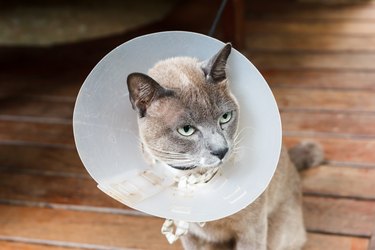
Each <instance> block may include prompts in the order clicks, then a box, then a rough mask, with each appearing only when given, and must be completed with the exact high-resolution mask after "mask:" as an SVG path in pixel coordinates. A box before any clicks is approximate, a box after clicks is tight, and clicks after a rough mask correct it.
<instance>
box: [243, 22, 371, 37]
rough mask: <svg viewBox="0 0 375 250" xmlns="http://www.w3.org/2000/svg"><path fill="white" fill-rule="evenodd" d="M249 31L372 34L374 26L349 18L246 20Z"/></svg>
mask: <svg viewBox="0 0 375 250" xmlns="http://www.w3.org/2000/svg"><path fill="white" fill-rule="evenodd" d="M246 31H247V32H249V33H274V34H275V33H276V34H280V33H283V34H321V35H326V34H331V35H332V34H335V35H373V34H375V27H374V23H373V21H372V20H364V21H360V22H355V21H354V22H353V21H351V20H332V21H330V22H327V21H326V20H313V21H305V22H304V21H301V20H280V19H279V20H270V19H265V20H248V21H247V22H246Z"/></svg>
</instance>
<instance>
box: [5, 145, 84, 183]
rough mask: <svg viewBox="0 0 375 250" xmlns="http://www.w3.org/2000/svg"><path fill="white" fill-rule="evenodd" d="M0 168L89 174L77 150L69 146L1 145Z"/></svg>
mask: <svg viewBox="0 0 375 250" xmlns="http://www.w3.org/2000/svg"><path fill="white" fill-rule="evenodd" d="M0 168H9V169H17V170H18V171H21V170H23V171H26V172H35V171H36V172H42V173H45V174H55V175H61V174H70V175H78V176H82V175H85V176H87V172H86V169H85V168H84V167H83V165H82V162H81V160H80V159H79V156H78V154H77V152H76V150H74V149H67V148H53V147H36V146H30V145H0Z"/></svg>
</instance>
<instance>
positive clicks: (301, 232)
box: [182, 148, 306, 250]
mask: <svg viewBox="0 0 375 250" xmlns="http://www.w3.org/2000/svg"><path fill="white" fill-rule="evenodd" d="M305 238H306V237H305V228H304V224H303V217H302V209H301V188H300V180H299V176H298V172H297V170H296V168H295V166H294V165H293V163H292V162H291V161H290V160H289V156H288V153H287V152H286V150H285V148H283V150H282V153H281V157H280V161H279V164H278V167H277V170H276V172H275V175H274V176H273V178H272V181H271V183H270V185H269V186H268V188H267V189H266V191H265V192H264V193H263V194H262V195H261V196H260V197H259V198H258V199H257V200H256V201H255V202H253V203H252V204H250V205H249V206H248V207H246V208H245V209H243V210H241V211H240V212H238V213H236V214H234V215H232V216H229V217H226V218H224V219H221V220H218V221H213V222H208V223H206V225H205V227H203V228H201V227H200V226H198V225H195V224H194V225H191V226H190V233H189V235H187V236H185V237H184V238H183V239H182V240H183V245H184V247H185V249H205V250H208V249H211V250H214V249H215V250H219V249H238V250H240V249H241V250H242V249H243V250H245V249H246V250H250V249H254V250H266V249H285V250H286V249H290V250H292V249H293V250H297V249H301V247H302V246H303V244H304V242H305Z"/></svg>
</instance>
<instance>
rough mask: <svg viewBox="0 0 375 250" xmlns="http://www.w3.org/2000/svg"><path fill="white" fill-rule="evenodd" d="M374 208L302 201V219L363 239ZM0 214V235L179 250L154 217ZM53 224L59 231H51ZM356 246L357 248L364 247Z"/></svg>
mask: <svg viewBox="0 0 375 250" xmlns="http://www.w3.org/2000/svg"><path fill="white" fill-rule="evenodd" d="M327 204H328V205H327ZM332 204H333V206H332ZM331 206H332V207H331ZM373 209H374V206H373V204H371V203H370V204H368V202H367V203H365V202H359V201H352V200H349V201H348V200H337V199H326V198H316V197H307V198H305V211H306V216H305V217H306V219H305V220H306V224H307V226H308V228H309V229H310V230H320V231H328V232H336V231H337V232H338V233H352V234H354V235H358V234H366V235H367V234H368V227H369V226H371V224H373V223H374V220H372V219H373V216H374V213H373V212H374V211H373ZM0 212H1V214H2V217H1V218H0V225H1V226H0V235H2V236H14V235H15V236H18V237H26V238H34V239H44V240H54V241H66V242H73V243H82V244H93V245H106V246H113V247H128V248H141V249H180V246H179V243H178V244H177V245H172V246H169V245H168V243H167V242H166V240H165V239H164V238H163V236H161V234H160V231H159V230H160V226H161V224H162V220H161V219H157V218H153V217H139V216H124V215H116V214H106V213H94V212H79V211H67V210H56V209H47V208H36V207H12V206H4V205H0ZM371 212H372V214H371ZM56 225H59V226H58V227H56ZM36 228H37V229H38V230H36ZM62 232H64V233H62ZM140 232H142V233H140ZM108 236H110V237H108ZM309 236H310V238H309V243H308V245H307V246H308V247H309V248H307V249H317V247H320V246H321V244H323V245H324V244H334V243H333V242H334V240H333V239H327V238H325V239H324V240H322V241H319V242H315V240H316V239H317V238H318V239H319V238H320V239H322V238H324V237H321V236H313V238H311V235H309ZM329 237H330V236H329ZM336 237H337V236H335V237H334V238H336ZM351 238H352V237H350V239H347V238H345V237H343V238H342V239H343V242H342V243H340V244H339V245H341V244H342V245H343V246H348V244H350V243H353V239H351ZM360 242H361V243H358V242H357V243H356V244H365V243H363V242H362V241H360ZM335 245H336V244H335ZM320 249H324V248H320Z"/></svg>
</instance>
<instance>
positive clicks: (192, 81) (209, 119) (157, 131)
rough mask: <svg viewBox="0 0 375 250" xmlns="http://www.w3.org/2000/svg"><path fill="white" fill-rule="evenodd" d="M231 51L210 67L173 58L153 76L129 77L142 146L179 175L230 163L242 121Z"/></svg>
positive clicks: (224, 51) (223, 52)
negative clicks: (232, 85) (228, 68)
mask: <svg viewBox="0 0 375 250" xmlns="http://www.w3.org/2000/svg"><path fill="white" fill-rule="evenodd" d="M230 50H231V46H230V45H229V44H228V45H226V46H225V47H224V48H223V49H222V50H221V51H219V53H218V54H216V55H215V56H214V57H213V58H212V59H211V60H209V61H208V62H206V63H202V62H199V61H198V60H196V59H193V58H171V59H167V60H164V61H161V62H159V63H157V64H156V65H155V66H154V67H153V68H152V69H150V71H149V76H147V75H144V74H140V73H133V74H130V75H129V77H128V88H129V93H130V100H131V102H132V104H133V107H134V108H135V109H136V110H137V111H138V114H139V118H138V124H139V132H140V136H141V140H142V142H143V145H144V147H145V149H146V150H147V152H148V153H150V154H151V155H152V156H153V157H154V158H156V159H158V160H159V161H162V162H164V163H166V164H168V165H170V166H171V167H174V168H178V169H192V168H195V167H203V168H209V167H217V166H219V165H220V164H221V163H222V162H223V161H225V160H226V159H228V158H229V155H230V154H231V152H232V150H233V148H234V145H235V142H234V140H235V134H236V131H237V124H238V116H239V107H238V104H237V101H236V99H235V98H234V96H233V95H232V94H231V92H230V90H229V86H228V81H227V79H226V74H225V64H226V60H227V58H228V56H229V53H230Z"/></svg>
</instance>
